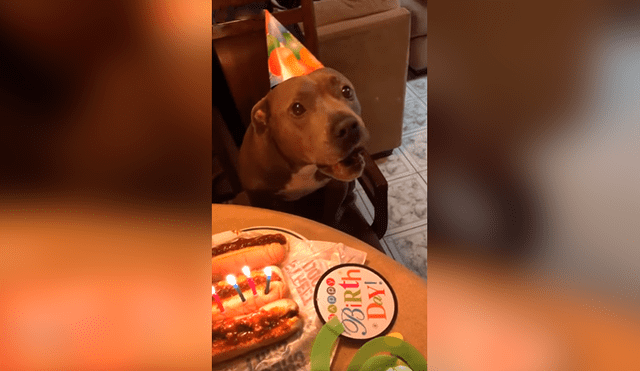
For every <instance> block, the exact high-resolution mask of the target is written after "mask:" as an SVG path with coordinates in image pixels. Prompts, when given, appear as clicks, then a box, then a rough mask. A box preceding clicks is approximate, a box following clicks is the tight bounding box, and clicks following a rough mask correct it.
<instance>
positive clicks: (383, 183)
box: [358, 151, 388, 239]
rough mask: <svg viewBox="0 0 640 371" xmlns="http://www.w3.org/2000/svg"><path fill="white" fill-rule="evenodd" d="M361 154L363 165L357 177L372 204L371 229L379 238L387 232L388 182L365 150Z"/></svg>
mask: <svg viewBox="0 0 640 371" xmlns="http://www.w3.org/2000/svg"><path fill="white" fill-rule="evenodd" d="M363 155H364V161H365V167H364V171H363V172H362V176H361V177H360V178H358V182H359V183H360V185H361V186H362V188H363V189H364V192H365V193H366V194H367V197H368V198H369V200H370V201H371V203H372V204H373V208H374V218H373V223H371V229H373V231H374V232H375V233H376V235H377V236H378V239H381V238H382V237H384V234H385V233H386V232H387V213H388V205H387V204H388V198H387V191H388V184H387V180H386V179H385V177H384V175H382V172H381V171H380V169H379V168H378V165H376V163H375V162H374V161H373V159H372V158H371V156H370V155H369V153H367V152H366V151H365V152H364V154H363Z"/></svg>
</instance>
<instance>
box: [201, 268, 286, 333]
mask: <svg viewBox="0 0 640 371" xmlns="http://www.w3.org/2000/svg"><path fill="white" fill-rule="evenodd" d="M251 278H252V279H253V281H254V283H255V287H256V294H257V295H253V291H252V290H251V287H250V286H249V282H248V280H247V277H245V276H244V275H241V276H239V277H238V278H237V285H238V288H239V289H240V291H242V295H243V296H244V298H245V299H246V301H245V302H242V299H240V295H238V292H237V291H236V290H235V288H234V287H233V286H231V285H229V284H228V283H227V282H226V281H219V282H215V283H213V288H214V290H215V292H216V295H218V297H219V298H220V302H221V303H222V306H223V308H224V312H222V311H220V308H219V306H218V305H217V303H213V305H212V307H211V319H212V320H213V322H216V321H218V320H221V319H224V318H229V317H236V316H240V315H245V314H249V313H251V312H255V311H257V310H258V309H260V308H261V307H263V306H264V305H266V304H269V303H271V302H274V301H276V300H279V299H282V298H284V297H286V296H287V295H288V294H289V287H288V286H287V284H286V282H285V281H284V279H283V278H284V276H283V274H282V271H281V270H280V268H278V267H275V266H272V267H271V283H270V284H269V293H267V294H265V287H266V285H267V277H266V275H265V274H264V272H263V271H262V270H255V271H252V272H251Z"/></svg>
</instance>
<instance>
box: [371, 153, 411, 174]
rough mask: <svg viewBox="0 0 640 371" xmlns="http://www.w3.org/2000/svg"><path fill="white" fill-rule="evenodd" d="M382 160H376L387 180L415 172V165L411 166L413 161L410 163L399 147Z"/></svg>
mask: <svg viewBox="0 0 640 371" xmlns="http://www.w3.org/2000/svg"><path fill="white" fill-rule="evenodd" d="M381 160H382V161H381ZM381 160H378V161H376V164H377V165H378V168H380V171H381V172H382V175H384V177H385V179H386V180H387V181H389V180H394V179H398V178H401V177H403V176H407V175H410V174H411V173H413V172H415V170H414V168H413V166H411V163H409V160H407V158H406V157H405V155H404V154H402V151H400V149H399V148H396V149H394V150H393V153H392V154H391V155H390V156H388V157H386V158H384V159H381Z"/></svg>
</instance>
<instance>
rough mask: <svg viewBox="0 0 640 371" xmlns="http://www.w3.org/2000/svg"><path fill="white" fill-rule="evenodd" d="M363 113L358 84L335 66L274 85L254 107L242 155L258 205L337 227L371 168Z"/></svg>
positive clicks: (244, 177) (241, 171) (247, 185)
mask: <svg viewBox="0 0 640 371" xmlns="http://www.w3.org/2000/svg"><path fill="white" fill-rule="evenodd" d="M360 112H361V108H360V102H359V101H358V98H357V96H356V93H355V90H354V88H353V84H352V83H351V82H350V81H349V80H348V79H347V78H346V77H345V76H344V75H342V74H341V73H339V72H338V71H336V70H333V69H331V68H327V67H325V68H321V69H318V70H316V71H313V72H311V73H310V74H308V75H304V76H298V77H293V78H290V79H288V80H286V81H284V82H282V83H280V84H279V85H277V86H276V87H274V88H273V89H272V90H271V91H270V92H269V93H268V94H267V95H266V96H265V97H264V98H262V99H261V100H260V101H259V102H258V103H257V104H256V105H255V106H254V107H253V109H252V111H251V125H250V126H249V128H248V129H247V132H246V133H245V136H244V139H243V142H242V146H241V147H240V153H239V156H238V175H239V178H240V182H241V184H242V187H243V189H244V190H245V191H246V194H247V196H248V197H249V199H250V201H251V204H252V205H255V206H259V207H265V208H269V209H274V210H280V211H285V212H290V213H294V214H298V215H302V216H305V217H309V218H311V219H314V220H318V219H321V221H323V222H325V223H327V224H335V222H336V219H339V218H338V217H337V215H336V213H337V212H338V209H339V207H340V205H339V204H341V203H343V202H345V201H347V202H349V201H350V199H349V198H348V197H349V196H350V194H351V191H352V190H353V182H352V181H353V180H355V179H356V178H358V177H360V175H361V174H362V172H363V170H364V166H365V161H364V157H363V152H364V145H365V143H366V141H367V140H368V139H369V132H368V131H367V129H366V127H365V125H364V122H363V121H362V118H361V117H360ZM349 184H350V185H349ZM320 190H324V192H319V191H320ZM317 204H320V205H322V208H321V207H318V205H317ZM319 209H323V212H322V214H320V213H319ZM332 222H333V223H332Z"/></svg>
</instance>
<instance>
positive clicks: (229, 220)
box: [211, 204, 427, 370]
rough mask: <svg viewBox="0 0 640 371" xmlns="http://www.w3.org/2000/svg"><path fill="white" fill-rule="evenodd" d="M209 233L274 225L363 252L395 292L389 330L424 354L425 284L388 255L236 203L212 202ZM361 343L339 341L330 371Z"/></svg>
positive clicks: (307, 224)
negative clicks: (395, 303) (394, 311)
mask: <svg viewBox="0 0 640 371" xmlns="http://www.w3.org/2000/svg"><path fill="white" fill-rule="evenodd" d="M211 212H212V221H211V225H212V231H213V234H216V233H220V232H225V231H228V230H232V229H243V228H249V227H254V226H275V227H281V228H286V229H289V230H292V231H294V232H298V233H300V234H301V235H302V236H304V237H306V238H307V239H309V240H316V241H329V242H341V243H344V244H345V245H347V246H349V247H353V248H355V249H358V250H361V251H364V252H366V253H367V261H366V262H365V265H367V266H369V267H371V268H373V269H375V270H376V271H377V272H379V273H380V274H381V275H382V276H384V277H385V278H386V279H387V280H388V281H389V284H390V285H391V286H392V288H393V290H394V291H395V293H396V296H397V300H398V317H397V318H396V322H395V324H394V326H393V328H392V329H391V332H400V333H401V334H402V336H403V337H404V339H405V340H406V341H407V342H409V343H410V344H411V345H413V346H414V347H416V348H417V349H418V350H419V351H420V352H422V354H423V355H424V356H425V357H427V312H426V310H425V308H426V306H427V283H426V282H425V281H424V280H423V279H422V278H421V277H420V276H418V275H416V274H415V273H413V272H411V271H410V270H409V269H407V268H405V267H404V266H403V265H401V264H399V263H398V262H396V261H395V260H393V259H391V258H390V257H388V256H386V255H384V254H383V253H381V252H379V251H377V250H376V249H374V248H373V247H371V246H369V245H367V244H365V243H363V242H362V241H360V240H358V239H356V238H353V237H352V236H349V235H347V234H345V233H342V232H340V231H338V230H336V229H333V228H329V227H327V226H325V225H323V224H320V223H316V222H314V221H311V220H308V219H304V218H300V217H297V216H295V215H289V214H284V213H279V212H276V211H271V210H265V209H257V208H253V207H246V206H238V205H216V204H214V205H212V206H211ZM361 345H362V342H357V341H348V339H346V340H345V339H342V340H340V344H339V345H338V349H337V352H336V357H335V359H334V361H333V364H332V366H331V369H332V370H346V369H347V365H348V364H349V362H351V359H352V358H353V355H354V354H355V352H356V351H357V350H358V349H360V346H361Z"/></svg>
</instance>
